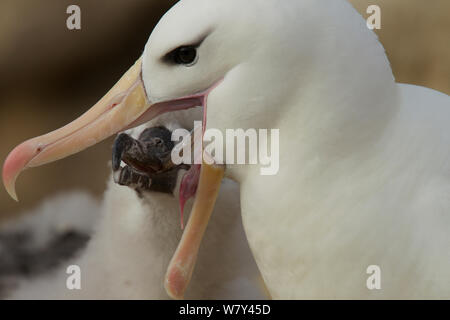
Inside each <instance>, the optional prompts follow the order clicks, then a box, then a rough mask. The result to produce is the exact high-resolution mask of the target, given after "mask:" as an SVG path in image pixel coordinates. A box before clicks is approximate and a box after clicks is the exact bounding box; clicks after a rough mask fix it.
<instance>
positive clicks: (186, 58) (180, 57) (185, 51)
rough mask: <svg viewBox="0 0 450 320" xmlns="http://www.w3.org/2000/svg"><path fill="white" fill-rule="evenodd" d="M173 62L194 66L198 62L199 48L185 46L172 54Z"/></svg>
mask: <svg viewBox="0 0 450 320" xmlns="http://www.w3.org/2000/svg"><path fill="white" fill-rule="evenodd" d="M171 56H172V60H173V62H174V63H176V64H183V65H186V66H192V65H194V64H195V63H196V62H197V48H196V47H193V46H183V47H179V48H177V49H175V50H174V51H173V52H172V55H171Z"/></svg>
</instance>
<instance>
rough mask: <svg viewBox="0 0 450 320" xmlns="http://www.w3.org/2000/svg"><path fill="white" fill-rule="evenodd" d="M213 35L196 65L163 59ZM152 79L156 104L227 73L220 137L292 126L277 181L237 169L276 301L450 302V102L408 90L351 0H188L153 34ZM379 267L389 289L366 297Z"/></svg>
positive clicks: (212, 104) (215, 124)
mask: <svg viewBox="0 0 450 320" xmlns="http://www.w3.org/2000/svg"><path fill="white" fill-rule="evenodd" d="M193 21H195V24H193V23H192V22H193ZM208 30H212V31H210V33H209V35H208V37H207V38H206V39H205V40H204V41H203V43H202V45H201V46H200V48H199V52H198V56H199V60H198V62H197V64H196V65H195V66H193V67H191V68H190V69H188V68H186V69H183V70H177V69H169V68H168V67H167V66H165V65H163V64H161V63H159V62H158V60H157V59H156V57H158V56H159V55H160V53H161V49H163V48H164V49H165V48H167V47H171V45H172V44H178V43H180V42H181V43H183V42H184V43H186V41H189V40H190V39H192V38H195V37H198V36H199V35H202V34H205V33H207V32H208ZM163 51H164V50H163ZM143 75H144V82H145V84H146V89H147V94H148V95H156V97H161V96H162V97H167V96H169V97H171V96H174V94H173V90H182V92H183V94H186V93H187V92H196V91H198V90H199V89H200V88H205V87H208V86H210V85H211V83H213V82H214V81H215V80H216V79H220V78H221V77H224V80H223V82H222V83H220V85H218V86H217V88H215V89H214V90H213V91H212V92H211V94H210V95H209V98H208V107H207V128H214V129H219V130H221V131H222V132H223V133H225V130H226V129H229V128H244V129H248V128H256V129H270V128H279V129H280V171H279V173H278V174H277V175H275V176H261V175H260V172H259V166H238V165H228V166H227V171H226V172H227V175H228V176H229V177H231V178H232V179H234V180H236V181H238V182H239V183H240V185H241V199H242V200H241V201H242V215H243V221H244V227H245V230H246V234H247V237H248V240H249V243H250V247H251V249H252V251H253V253H254V255H255V258H256V261H257V264H258V266H259V268H260V271H261V273H262V274H263V277H264V279H265V282H266V285H267V287H268V289H269V291H270V293H271V295H272V297H273V298H289V299H298V298H449V297H450V233H449V230H450V148H449V147H448V146H450V127H449V126H448V120H449V119H450V99H449V97H448V96H446V95H444V94H441V93H439V92H435V91H433V90H430V89H426V88H421V87H415V86H410V85H401V84H396V83H395V80H394V78H393V75H392V71H391V68H390V66H389V62H388V60H387V58H386V55H385V52H384V49H383V47H382V45H381V44H380V43H379V41H378V40H377V38H376V36H375V34H374V33H373V32H372V31H370V30H368V28H367V27H366V23H365V21H364V19H363V18H362V17H361V16H360V15H359V14H358V13H357V12H356V10H354V9H353V8H352V7H351V5H350V4H348V3H347V2H345V1H336V0H330V1H313V0H301V1H298V0H288V1H275V0H269V1H257V0H253V1H246V2H244V3H243V2H242V1H234V0H232V1H205V0H188V1H181V2H180V3H178V5H177V6H175V7H174V8H173V9H172V10H171V11H169V12H168V13H167V14H166V16H165V17H164V18H163V19H162V20H161V22H160V23H159V24H158V26H157V28H156V29H155V31H154V32H153V34H152V36H151V37H150V40H149V42H148V44H147V47H146V50H145V52H144V56H143ZM172 78H176V79H177V84H176V86H175V87H176V88H175V89H174V88H173V86H168V85H167V84H168V81H169V79H172ZM150 97H153V96H150ZM150 99H152V98H150ZM156 99H158V98H156ZM224 136H225V134H224ZM293 172H295V174H293ZM370 265H378V266H380V268H381V271H382V275H381V276H382V290H368V288H367V287H366V280H367V278H368V276H369V275H368V274H367V273H366V270H367V268H368V266H370Z"/></svg>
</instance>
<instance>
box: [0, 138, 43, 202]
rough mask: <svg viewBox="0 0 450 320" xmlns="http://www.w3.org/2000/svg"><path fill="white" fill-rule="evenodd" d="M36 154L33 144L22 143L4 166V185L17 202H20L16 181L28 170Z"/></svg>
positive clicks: (12, 152) (9, 156)
mask: <svg viewBox="0 0 450 320" xmlns="http://www.w3.org/2000/svg"><path fill="white" fill-rule="evenodd" d="M35 152H36V151H35V150H34V148H33V144H31V143H28V142H27V143H22V144H21V145H19V146H17V147H16V148H15V149H14V150H13V151H11V153H10V154H9V155H8V157H7V158H6V160H5V163H4V164H3V172H2V176H3V185H4V186H5V189H6V191H7V192H8V194H9V195H10V196H11V198H13V199H14V200H15V201H19V200H18V197H17V193H16V180H17V178H18V177H19V175H20V173H21V172H22V171H23V170H24V169H25V168H26V166H27V164H28V162H29V161H30V159H32V158H33V156H34V155H35Z"/></svg>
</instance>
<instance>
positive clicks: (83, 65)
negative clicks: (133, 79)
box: [0, 0, 450, 219]
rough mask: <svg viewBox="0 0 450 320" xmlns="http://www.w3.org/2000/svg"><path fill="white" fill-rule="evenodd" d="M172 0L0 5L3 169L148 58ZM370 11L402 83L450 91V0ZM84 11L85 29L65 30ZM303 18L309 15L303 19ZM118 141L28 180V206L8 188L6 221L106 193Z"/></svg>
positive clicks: (2, 202) (386, 4) (1, 194)
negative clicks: (60, 200) (80, 195)
mask: <svg viewBox="0 0 450 320" xmlns="http://www.w3.org/2000/svg"><path fill="white" fill-rule="evenodd" d="M175 2H176V1H174V0H170V1H169V0H120V1H118V0H117V1H108V0H96V1H92V0H91V1H89V0H71V1H66V0H39V1H33V2H31V1H29V0H2V1H1V3H0V137H1V140H0V163H3V161H4V159H5V158H6V156H7V154H8V152H9V151H11V150H12V148H13V147H14V146H16V145H17V144H18V143H20V142H22V141H24V140H26V139H28V138H30V137H34V136H37V135H41V134H43V133H46V132H48V131H51V130H53V129H55V128H58V127H60V126H62V125H64V124H66V123H67V122H69V121H71V120H73V119H74V118H75V117H77V116H79V115H80V114H81V113H83V112H84V111H86V110H87V108H88V107H90V106H91V105H93V104H94V103H95V102H96V101H97V100H98V99H99V98H100V97H101V96H102V94H104V93H106V91H107V90H108V89H109V88H110V87H111V86H112V85H113V84H114V83H115V82H116V81H117V80H118V78H119V77H120V76H121V75H122V74H123V72H125V71H126V70H127V69H128V67H130V66H131V64H132V63H133V62H134V61H135V60H136V59H137V58H138V57H139V55H140V54H141V53H142V50H143V48H144V45H145V43H146V41H147V39H148V36H149V34H150V32H151V31H152V29H153V27H154V25H155V24H156V23H157V21H158V20H159V18H160V17H161V16H162V14H163V13H164V12H165V11H166V10H167V9H168V8H170V7H171V6H172V5H173V4H174V3H175ZM351 2H352V3H353V4H354V5H355V7H356V8H357V9H358V10H359V11H360V12H361V13H362V14H363V16H364V17H368V14H366V13H365V12H366V8H367V6H368V5H370V4H378V5H379V6H380V7H381V10H382V29H381V30H379V31H378V32H377V33H378V34H379V35H380V40H381V42H382V43H383V45H384V46H385V48H386V51H387V53H388V55H389V59H390V61H391V63H392V67H393V70H394V74H395V76H396V78H397V81H399V82H406V83H412V84H418V85H423V86H427V87H430V88H433V89H436V90H439V91H442V92H445V93H447V94H450V40H449V39H450V1H449V0H428V1H424V0H351ZM71 4H76V5H79V6H80V7H81V19H82V30H80V31H69V30H67V28H66V19H67V17H68V15H67V14H66V8H67V7H68V6H69V5H71ZM299 19H301V17H299ZM111 144H112V139H109V140H108V141H106V142H103V143H102V144H100V145H98V146H95V147H93V148H91V149H89V150H87V151H85V152H82V153H81V154H78V155H76V156H73V157H70V158H68V159H66V160H63V161H59V162H56V163H53V164H50V165H47V166H44V167H41V168H39V169H34V170H29V171H27V172H26V173H25V174H23V176H21V177H20V179H19V180H18V184H17V191H18V194H19V197H20V198H21V202H20V204H17V203H15V202H14V201H13V200H11V199H10V198H9V196H8V195H7V193H6V191H4V189H3V187H0V219H2V218H5V217H7V216H12V215H13V214H15V213H17V212H23V211H26V210H27V209H29V208H30V207H33V206H35V205H36V204H37V203H38V202H40V201H42V200H43V199H44V198H46V197H48V196H49V195H52V194H55V193H58V192H61V191H63V190H73V189H84V190H88V191H90V192H92V193H94V194H96V195H98V196H100V195H101V194H102V192H103V190H104V189H105V185H106V184H105V182H106V179H107V177H108V175H109V168H108V166H107V165H106V164H107V162H108V161H109V159H110V154H111Z"/></svg>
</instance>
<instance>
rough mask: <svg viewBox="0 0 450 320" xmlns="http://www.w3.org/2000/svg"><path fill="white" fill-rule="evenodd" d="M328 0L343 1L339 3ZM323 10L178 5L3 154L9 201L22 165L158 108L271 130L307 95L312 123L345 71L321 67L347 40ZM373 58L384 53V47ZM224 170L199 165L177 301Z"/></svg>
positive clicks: (213, 123)
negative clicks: (123, 64) (94, 98)
mask: <svg viewBox="0 0 450 320" xmlns="http://www.w3.org/2000/svg"><path fill="white" fill-rule="evenodd" d="M326 5H327V6H329V7H333V6H336V7H338V8H340V7H343V6H344V7H345V9H348V7H349V5H348V4H344V3H343V2H340V1H327V2H326ZM321 9H323V5H318V4H317V2H316V1H312V0H304V1H298V0H290V1H275V0H268V1H266V0H264V1H258V0H253V1H238V0H228V1H219V0H215V1H211V0H183V1H180V2H179V3H178V4H177V5H176V6H175V7H173V8H172V9H171V10H170V11H169V12H168V13H167V14H166V15H165V16H164V17H163V18H162V20H161V21H160V23H159V24H158V25H157V27H156V28H155V30H154V31H153V33H152V34H151V36H150V39H149V41H148V43H147V45H146V48H145V50H144V53H143V55H142V57H141V58H140V59H139V60H138V61H137V62H136V64H135V65H134V66H133V67H131V69H130V70H129V71H128V72H127V73H126V74H125V75H124V76H123V77H122V78H121V79H120V80H119V82H118V83H117V84H116V85H115V86H114V87H113V88H112V89H111V90H110V91H109V92H108V93H107V94H106V95H105V96H104V97H103V98H102V99H101V100H100V101H99V102H98V103H97V104H96V105H94V106H93V107H92V108H91V109H90V110H89V111H88V112H86V113H85V114H84V115H82V116H81V117H80V118H78V119H77V120H75V121H74V122H72V123H70V124H68V125H67V126H65V127H63V128H61V129H58V130H56V131H54V132H51V133H49V134H46V135H43V136H40V137H37V138H33V139H31V140H28V141H26V142H24V143H22V144H21V145H19V146H18V147H16V148H15V149H14V150H13V151H12V152H11V154H10V155H9V156H8V158H7V160H6V162H5V164H4V167H3V181H4V184H5V186H6V189H7V191H8V192H9V194H10V195H11V196H12V197H13V198H15V199H17V197H16V193H15V181H16V179H17V177H18V175H19V174H20V172H21V171H23V170H24V169H26V168H31V167H37V166H40V165H43V164H46V163H49V162H52V161H56V160H59V159H62V158H65V157H67V156H70V155H72V154H74V153H77V152H79V151H82V150H84V149H86V148H87V147H90V146H92V145H94V144H96V143H98V142H100V141H102V140H104V139H105V138H107V137H109V136H111V135H113V134H116V133H117V132H120V131H123V130H125V129H127V128H131V127H135V126H137V125H139V124H142V123H144V122H146V121H149V120H151V119H153V118H155V117H157V116H158V115H161V114H163V113H166V112H171V111H176V110H181V109H188V108H192V107H197V106H203V107H204V115H205V121H204V127H205V128H206V127H210V128H216V129H219V130H222V131H223V130H225V129H226V128H243V129H246V128H256V129H258V128H277V127H279V126H278V125H281V124H282V122H283V121H286V117H283V116H282V115H283V114H286V113H287V112H288V111H291V110H293V109H294V108H297V109H298V106H299V105H298V103H297V102H298V97H299V96H302V97H304V101H308V103H305V106H304V116H305V117H304V121H307V120H308V121H313V122H314V121H315V120H316V118H315V117H316V115H317V113H318V112H323V111H327V110H320V109H319V108H316V107H317V106H321V105H323V103H322V102H324V101H326V100H324V101H321V100H320V99H319V97H326V96H330V95H331V96H333V94H334V93H336V92H339V88H333V87H330V79H331V81H334V80H335V77H331V78H330V77H328V74H329V72H331V74H333V75H335V74H336V73H338V72H340V71H343V70H346V67H347V66H345V65H344V66H342V64H340V65H339V66H340V67H342V70H337V69H333V70H327V67H328V65H327V63H329V62H330V61H331V60H332V52H330V50H332V49H333V48H336V46H340V45H344V46H345V45H347V44H348V43H347V41H346V38H345V37H342V36H341V37H340V38H339V41H343V43H342V44H339V43H338V40H337V39H333V38H332V37H333V36H334V34H335V33H334V32H330V30H334V26H333V22H334V19H335V16H334V15H333V13H332V12H333V9H328V10H321ZM361 20H362V19H361ZM358 21H359V20H358ZM317 23H322V24H323V26H321V27H317ZM358 23H361V21H359V22H358ZM336 34H337V32H336ZM323 40H327V41H323ZM370 43H371V42H370ZM354 49H357V48H354ZM369 50H370V48H369ZM376 50H378V51H380V48H378V47H377V48H376ZM361 51H364V50H360V52H359V53H358V55H361ZM381 51H382V50H381ZM355 52H356V50H355ZM380 57H381V59H385V56H384V53H381V54H380ZM353 58H354V52H349V53H348V56H347V57H346V61H352V60H353V61H352V62H354V63H357V61H356V60H355V59H353ZM373 65H374V66H375V67H374V68H371V67H370V66H371V64H363V63H360V64H356V68H362V70H360V72H372V71H373V72H374V73H375V74H376V73H380V72H385V71H388V70H390V69H389V67H387V68H384V69H383V68H381V69H383V70H381V69H380V68H378V66H376V64H373ZM364 66H369V67H367V68H366V67H364ZM333 67H334V68H337V65H333ZM348 67H350V65H348ZM372 69H373V70H372ZM380 70H381V71H380ZM347 75H348V79H344V80H348V81H349V82H350V83H349V84H348V85H349V86H351V85H352V84H355V83H357V82H360V81H361V80H360V79H357V78H353V77H352V70H351V69H348V70H347ZM343 77H344V78H345V77H346V76H345V75H344V76H343ZM355 87H358V86H355ZM311 93H312V94H311ZM334 96H335V97H336V95H334ZM305 99H306V100H305ZM293 101H294V102H295V103H294V102H293ZM297 109H296V110H297ZM298 110H302V108H300V109H298ZM328 111H329V110H328ZM341 111H342V110H341ZM298 115H299V112H297V111H296V114H295V116H298ZM332 116H333V117H334V118H333V117H332ZM326 117H328V120H329V121H325V122H322V126H323V127H327V128H328V129H329V130H332V129H333V126H334V125H335V124H336V123H338V122H339V123H341V122H343V121H346V120H345V119H346V118H345V116H343V115H342V114H341V115H339V113H333V114H332V115H331V114H327V115H326ZM332 118H333V119H332ZM331 119H332V121H331ZM305 123H306V122H298V125H299V126H302V125H304V124H305ZM314 123H316V122H314ZM361 125H362V126H364V125H366V128H368V127H370V123H361ZM320 129H324V128H319V130H320ZM238 170H239V169H238ZM238 170H237V171H236V170H235V171H234V177H235V178H236V175H237V172H239V171H238ZM223 172H224V169H223V168H222V167H220V166H214V165H213V166H211V165H205V164H204V165H203V166H202V173H201V176H200V183H199V188H198V191H197V196H196V201H195V203H194V209H193V212H192V214H191V217H190V221H189V223H188V226H187V228H186V230H185V232H184V235H183V239H182V241H181V243H180V246H179V248H178V250H177V252H176V254H175V256H174V258H173V260H172V262H171V265H170V266H169V270H168V273H167V277H166V288H167V290H168V292H169V294H170V295H172V296H173V297H175V298H181V297H182V296H183V293H184V290H185V289H186V286H187V284H188V282H189V279H190V277H191V274H192V269H193V267H194V264H195V259H196V252H197V249H198V246H199V245H200V240H201V237H202V235H203V232H204V230H205V228H206V225H207V222H208V219H209V214H210V211H211V210H212V207H213V206H214V199H215V196H216V195H217V192H218V188H219V187H218V186H219V184H220V180H221V178H222V176H223ZM237 180H239V179H237Z"/></svg>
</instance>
